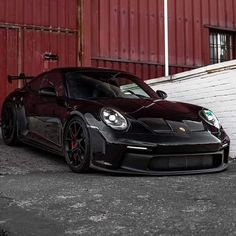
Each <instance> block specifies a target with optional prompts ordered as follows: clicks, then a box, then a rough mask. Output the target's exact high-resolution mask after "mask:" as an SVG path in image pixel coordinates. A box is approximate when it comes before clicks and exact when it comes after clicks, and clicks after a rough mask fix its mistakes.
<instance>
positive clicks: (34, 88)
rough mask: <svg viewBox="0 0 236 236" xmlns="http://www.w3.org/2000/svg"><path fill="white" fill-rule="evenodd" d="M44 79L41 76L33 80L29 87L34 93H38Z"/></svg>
mask: <svg viewBox="0 0 236 236" xmlns="http://www.w3.org/2000/svg"><path fill="white" fill-rule="evenodd" d="M42 77H43V75H39V76H38V77H36V78H35V79H33V80H32V81H30V82H29V86H30V88H31V90H32V91H38V90H39V88H40V84H41V81H42Z"/></svg>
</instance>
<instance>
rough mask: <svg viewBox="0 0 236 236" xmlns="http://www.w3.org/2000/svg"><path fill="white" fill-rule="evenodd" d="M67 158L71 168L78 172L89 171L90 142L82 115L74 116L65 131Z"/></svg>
mask: <svg viewBox="0 0 236 236" xmlns="http://www.w3.org/2000/svg"><path fill="white" fill-rule="evenodd" d="M64 152H65V159H66V162H67V164H68V166H69V167H70V169H71V170H72V171H74V172H77V173H83V172H86V171H88V169H89V163H90V142H89V134H88V129H87V127H86V125H85V123H84V121H83V120H82V119H81V118H80V117H73V118H72V119H71V120H70V121H69V122H68V124H67V125H66V128H65V132H64Z"/></svg>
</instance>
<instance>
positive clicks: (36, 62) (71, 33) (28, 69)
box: [0, 0, 79, 108]
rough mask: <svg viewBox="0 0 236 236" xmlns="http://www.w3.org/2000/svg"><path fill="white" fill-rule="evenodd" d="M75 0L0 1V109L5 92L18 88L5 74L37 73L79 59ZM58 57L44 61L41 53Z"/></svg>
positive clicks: (72, 62) (76, 61) (74, 62)
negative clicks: (10, 82)
mask: <svg viewBox="0 0 236 236" xmlns="http://www.w3.org/2000/svg"><path fill="white" fill-rule="evenodd" d="M78 3H79V1H77V0H1V1H0V53H1V58H0V108H1V104H2V101H3V99H4V98H5V97H6V95H7V94H8V93H9V92H10V91H12V90H13V89H14V88H16V87H17V83H13V84H11V85H9V84H8V83H7V75H8V74H14V75H15V74H19V73H21V72H24V73H25V74H28V75H36V74H38V73H40V72H42V71H45V70H48V69H50V68H54V67H57V66H76V65H77V64H78V63H79V62H78V41H79V35H78V7H79V6H78V5H79V4H78ZM45 53H49V54H50V53H51V54H55V55H57V56H58V60H57V61H53V60H45V58H44V54H45Z"/></svg>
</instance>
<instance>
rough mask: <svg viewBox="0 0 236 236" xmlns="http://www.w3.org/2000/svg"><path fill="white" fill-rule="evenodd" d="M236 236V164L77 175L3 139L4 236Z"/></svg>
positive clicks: (0, 222)
mask: <svg viewBox="0 0 236 236" xmlns="http://www.w3.org/2000/svg"><path fill="white" fill-rule="evenodd" d="M12 235H17V236H18V235H19V236H28V235H30V236H31V235H35V236H44V235H45V236H54V235H55V236H57V235H135V236H136V235H137V236H138V235H214V236H215V235H224V236H225V235H236V162H232V163H231V165H230V167H229V169H228V170H227V171H224V172H221V173H216V174H207V175H192V176H191V175H189V176H172V177H147V176H124V175H111V174H107V173H102V172H96V171H91V172H90V173H88V174H75V173H72V172H71V171H70V170H69V169H68V167H67V166H66V164H65V161H64V159H63V158H61V157H58V156H55V155H52V154H48V153H46V152H44V151H40V150H37V149H34V148H31V147H27V146H20V147H7V146H5V145H4V144H3V142H2V139H1V138H0V236H12Z"/></svg>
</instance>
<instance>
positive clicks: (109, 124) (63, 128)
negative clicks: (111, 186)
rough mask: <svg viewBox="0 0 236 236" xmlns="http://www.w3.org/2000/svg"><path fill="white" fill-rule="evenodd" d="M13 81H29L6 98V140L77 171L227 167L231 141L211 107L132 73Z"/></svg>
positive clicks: (62, 73)
mask: <svg viewBox="0 0 236 236" xmlns="http://www.w3.org/2000/svg"><path fill="white" fill-rule="evenodd" d="M8 79H9V81H11V80H14V79H18V80H19V79H22V80H24V82H25V85H24V87H23V88H21V89H17V90H16V91H14V92H13V93H11V94H10V95H9V96H8V97H7V98H6V99H5V101H4V104H3V107H2V112H1V118H2V135H3V140H4V142H5V143H6V144H7V145H15V144H17V143H18V142H22V143H26V144H30V145H33V146H36V147H39V148H42V149H46V150H48V151H50V152H53V153H56V154H60V155H63V156H65V159H66V161H67V163H68V165H69V167H70V168H71V170H73V171H75V172H85V171H87V170H88V168H89V167H91V168H95V169H99V170H105V171H111V172H118V173H134V174H148V175H173V174H174V175H176V174H191V173H206V172H217V171H222V170H224V169H226V168H227V166H228V158H229V145H230V141H229V138H228V136H227V135H226V133H225V131H224V130H223V128H222V126H221V125H220V123H219V121H218V120H217V118H216V116H215V115H214V114H213V112H211V111H210V110H208V109H206V108H202V107H199V106H195V105H191V104H186V103H179V102H171V101H167V100H165V98H166V97H167V95H166V93H165V92H163V91H157V92H154V91H153V90H152V89H151V88H150V87H149V86H148V85H147V84H146V83H144V82H143V81H142V80H140V79H139V78H137V77H136V76H134V75H131V74H129V73H126V72H122V71H116V70H110V69H100V68H58V69H54V70H51V71H49V72H46V73H42V74H40V75H39V76H37V77H35V78H32V77H26V76H25V75H24V74H21V75H20V76H9V78H8Z"/></svg>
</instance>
